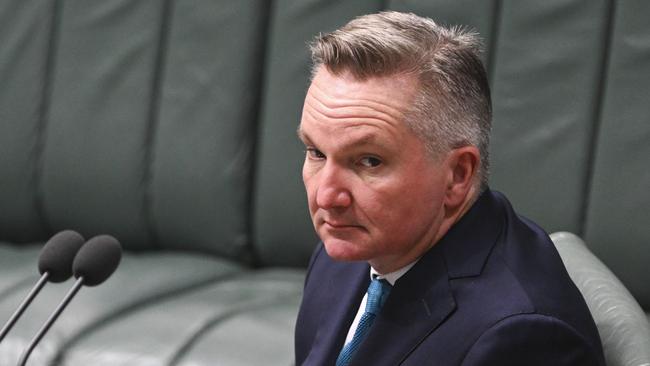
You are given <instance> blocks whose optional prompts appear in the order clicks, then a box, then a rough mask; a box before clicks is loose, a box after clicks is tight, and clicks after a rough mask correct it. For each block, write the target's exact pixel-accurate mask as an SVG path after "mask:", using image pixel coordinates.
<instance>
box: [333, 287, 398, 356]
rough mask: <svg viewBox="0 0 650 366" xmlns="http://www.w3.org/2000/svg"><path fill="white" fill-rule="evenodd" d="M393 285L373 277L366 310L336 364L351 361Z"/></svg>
mask: <svg viewBox="0 0 650 366" xmlns="http://www.w3.org/2000/svg"><path fill="white" fill-rule="evenodd" d="M390 289H391V285H390V284H389V283H388V282H386V280H378V279H373V280H372V281H371V282H370V286H368V299H367V300H366V310H365V312H364V313H363V315H362V316H361V319H360V320H359V325H358V326H357V330H356V331H355V332H354V337H352V340H351V341H350V342H348V344H346V345H345V346H344V347H343V350H341V353H340V354H339V357H338V358H337V359H336V366H346V365H347V364H349V363H350V360H351V359H352V356H354V353H355V352H356V351H357V348H359V345H360V344H361V342H362V341H363V339H364V338H365V337H366V334H368V332H369V330H370V326H371V325H372V322H373V321H374V320H375V317H376V316H377V314H379V310H380V309H381V307H382V306H383V305H384V302H386V298H387V297H388V294H389V293H390Z"/></svg>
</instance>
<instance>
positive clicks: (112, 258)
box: [18, 235, 122, 366]
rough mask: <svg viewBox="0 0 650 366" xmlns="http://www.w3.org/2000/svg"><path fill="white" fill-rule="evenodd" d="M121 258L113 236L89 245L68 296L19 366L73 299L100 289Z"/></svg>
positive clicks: (74, 267) (76, 262)
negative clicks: (81, 292)
mask: <svg viewBox="0 0 650 366" xmlns="http://www.w3.org/2000/svg"><path fill="white" fill-rule="evenodd" d="M121 259H122V247H121V246H120V243H119V242H118V241H117V239H115V238H114V237H112V236H110V235H98V236H96V237H94V238H92V239H90V240H88V241H87V242H86V244H84V245H83V246H82V247H81V249H79V252H78V253H77V255H76V256H75V258H74V261H73V262H72V272H73V274H74V276H75V278H76V279H77V280H76V281H75V283H74V285H72V288H71V289H70V290H69V291H68V293H67V294H66V295H65V297H64V298H63V300H62V301H61V303H60V304H59V305H58V306H57V307H56V309H54V312H53V313H52V314H51V315H50V317H49V318H48V319H47V320H46V321H45V324H43V326H42V327H41V329H40V330H39V331H38V333H36V336H34V338H33V339H32V340H31V342H29V345H28V347H27V348H26V349H25V351H24V352H23V354H22V356H20V360H19V361H18V365H19V366H24V365H25V363H27V359H28V358H29V355H30V354H31V353H32V351H33V350H34V348H35V347H36V345H38V343H39V342H40V341H41V339H42V338H43V337H44V336H45V334H46V333H47V331H48V330H49V329H50V327H51V326H52V324H54V322H55V321H56V320H57V319H58V317H59V315H61V313H62V312H63V310H65V308H66V306H68V304H69V303H70V301H71V300H72V298H73V297H74V296H75V295H76V294H77V292H78V291H79V290H80V289H81V286H84V285H86V286H97V285H99V284H101V283H102V282H104V281H106V280H107V279H108V278H109V277H110V276H111V275H112V274H113V272H115V269H117V266H118V265H119V264H120V260H121Z"/></svg>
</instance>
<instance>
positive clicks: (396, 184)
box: [299, 67, 450, 273]
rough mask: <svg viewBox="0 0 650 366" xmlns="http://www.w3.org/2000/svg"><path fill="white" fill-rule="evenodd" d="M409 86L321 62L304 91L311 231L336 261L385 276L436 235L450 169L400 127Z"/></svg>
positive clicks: (409, 81) (403, 79)
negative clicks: (360, 264)
mask: <svg viewBox="0 0 650 366" xmlns="http://www.w3.org/2000/svg"><path fill="white" fill-rule="evenodd" d="M416 85H417V83H416V80H415V79H414V78H412V77H409V76H391V77H382V78H371V79H368V80H365V81H358V80H355V79H354V78H353V77H352V76H351V75H350V74H347V73H345V74H342V75H336V76H335V75H333V74H331V73H330V72H329V71H328V70H327V69H326V68H324V67H321V68H320V69H319V70H318V72H317V74H316V76H315V77H314V80H313V82H312V84H311V86H310V88H309V91H308V92H307V96H306V98H305V104H304V107H303V114H302V120H301V123H300V131H299V134H300V138H301V139H302V140H303V142H304V144H305V147H306V150H307V152H306V157H305V162H304V165H303V170H302V175H303V181H304V183H305V187H306V190H307V197H308V201H309V211H310V214H311V218H312V221H313V223H314V228H315V229H316V232H317V233H318V235H319V237H320V238H321V240H322V241H323V242H324V244H325V249H326V250H327V253H328V254H329V255H330V256H331V257H332V258H334V259H336V260H350V261H351V260H364V261H368V262H369V263H370V264H371V265H372V266H373V267H374V268H375V269H377V270H378V271H379V272H380V273H387V272H391V271H394V270H396V269H399V268H400V267H402V266H404V265H406V264H408V263H410V262H412V261H413V260H415V259H417V258H418V257H419V256H421V255H422V254H423V253H424V252H425V251H426V250H428V249H429V248H430V247H431V246H432V245H433V243H435V241H436V240H438V239H439V235H438V231H439V229H440V225H441V223H442V221H443V219H444V217H445V210H444V196H445V187H446V186H447V182H448V181H449V179H450V173H449V172H448V170H449V169H446V168H445V160H444V158H442V159H437V160H435V159H433V158H432V157H431V156H430V154H429V153H428V152H427V150H426V149H425V146H424V144H423V143H422V141H421V140H420V139H419V138H417V137H416V136H415V134H414V133H413V132H412V131H411V130H410V129H409V128H408V127H407V126H406V124H405V121H404V118H405V112H406V111H407V110H408V107H409V106H410V104H411V103H412V101H413V100H414V97H415V93H416Z"/></svg>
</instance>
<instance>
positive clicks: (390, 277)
mask: <svg viewBox="0 0 650 366" xmlns="http://www.w3.org/2000/svg"><path fill="white" fill-rule="evenodd" d="M418 260H419V259H416V260H415V261H414V262H411V263H409V264H407V265H405V266H404V267H402V268H400V269H398V270H396V271H393V272H390V273H386V274H383V275H382V274H379V272H377V271H376V270H375V269H374V268H372V266H370V280H371V281H372V280H373V279H375V278H378V279H380V280H381V279H383V280H386V281H388V283H390V285H391V286H395V282H397V280H399V278H400V277H402V276H403V275H404V274H405V273H406V272H408V271H409V269H411V267H413V266H414V265H415V263H417V262H418Z"/></svg>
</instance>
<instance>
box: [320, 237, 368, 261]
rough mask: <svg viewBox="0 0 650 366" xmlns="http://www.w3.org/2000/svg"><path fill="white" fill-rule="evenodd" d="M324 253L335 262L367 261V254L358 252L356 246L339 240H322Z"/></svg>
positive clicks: (361, 251) (358, 249)
mask: <svg viewBox="0 0 650 366" xmlns="http://www.w3.org/2000/svg"><path fill="white" fill-rule="evenodd" d="M323 244H324V246H325V251H326V252H327V255H329V256H330V258H332V259H334V260H335V261H342V262H351V261H367V260H368V259H369V257H368V253H365V252H364V251H363V250H360V249H361V248H359V246H358V245H355V244H353V243H350V242H348V241H345V240H340V239H327V240H323Z"/></svg>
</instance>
